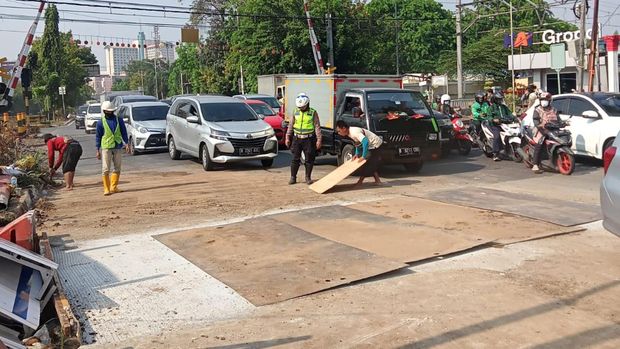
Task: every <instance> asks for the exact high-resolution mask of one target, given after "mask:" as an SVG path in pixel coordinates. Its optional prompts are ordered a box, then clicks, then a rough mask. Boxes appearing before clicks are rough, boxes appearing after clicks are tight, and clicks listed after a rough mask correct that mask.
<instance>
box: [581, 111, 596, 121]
mask: <svg viewBox="0 0 620 349" xmlns="http://www.w3.org/2000/svg"><path fill="white" fill-rule="evenodd" d="M581 116H583V117H584V118H588V119H598V118H599V117H600V115H598V112H596V111H594V110H586V111H584V112H583V114H581Z"/></svg>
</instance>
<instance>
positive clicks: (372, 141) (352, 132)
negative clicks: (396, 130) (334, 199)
mask: <svg viewBox="0 0 620 349" xmlns="http://www.w3.org/2000/svg"><path fill="white" fill-rule="evenodd" d="M336 131H337V132H338V134H339V135H340V137H348V138H350V139H351V140H353V145H354V146H355V156H353V160H354V161H355V160H357V159H360V160H363V159H365V160H366V163H365V164H364V166H362V168H361V169H360V171H361V176H360V179H359V180H358V181H357V184H356V185H361V184H362V183H363V182H364V179H365V178H366V177H370V176H373V177H374V178H375V185H380V184H381V179H380V178H379V173H378V170H379V165H380V163H381V157H380V156H379V148H380V147H381V145H382V144H383V140H382V139H381V137H379V136H377V135H376V134H374V133H372V132H370V131H368V130H366V129H363V128H361V127H354V126H349V125H348V124H347V123H346V122H345V121H344V120H339V121H338V122H336Z"/></svg>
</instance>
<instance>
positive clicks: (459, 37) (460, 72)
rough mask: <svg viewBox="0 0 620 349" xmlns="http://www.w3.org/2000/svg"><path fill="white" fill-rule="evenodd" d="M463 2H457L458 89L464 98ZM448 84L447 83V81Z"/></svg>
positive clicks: (459, 95) (459, 0) (459, 96)
mask: <svg viewBox="0 0 620 349" xmlns="http://www.w3.org/2000/svg"><path fill="white" fill-rule="evenodd" d="M461 11H462V9H461V0H457V1H456V87H457V91H458V98H459V99H460V98H463V31H462V30H461ZM446 83H447V81H446Z"/></svg>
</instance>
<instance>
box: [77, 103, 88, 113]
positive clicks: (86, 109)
mask: <svg viewBox="0 0 620 349" xmlns="http://www.w3.org/2000/svg"><path fill="white" fill-rule="evenodd" d="M87 111H88V106H86V105H84V106H81V107H79V108H78V114H80V115H84V114H86V112H87Z"/></svg>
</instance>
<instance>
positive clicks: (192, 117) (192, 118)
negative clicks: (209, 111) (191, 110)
mask: <svg viewBox="0 0 620 349" xmlns="http://www.w3.org/2000/svg"><path fill="white" fill-rule="evenodd" d="M198 121H199V119H198V117H197V116H196V115H190V116H188V117H187V122H189V123H190V124H197V123H198Z"/></svg>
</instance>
